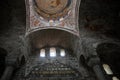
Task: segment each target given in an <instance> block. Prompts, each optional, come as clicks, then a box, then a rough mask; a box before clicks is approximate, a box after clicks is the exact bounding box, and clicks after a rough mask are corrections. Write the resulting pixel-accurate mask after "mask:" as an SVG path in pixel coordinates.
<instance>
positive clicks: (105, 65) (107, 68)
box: [103, 64, 113, 75]
mask: <svg viewBox="0 0 120 80" xmlns="http://www.w3.org/2000/svg"><path fill="white" fill-rule="evenodd" d="M103 68H104V70H105V72H106V74H108V75H112V74H113V72H112V70H111V68H110V66H109V65H107V64H103Z"/></svg>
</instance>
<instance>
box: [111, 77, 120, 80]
mask: <svg viewBox="0 0 120 80" xmlns="http://www.w3.org/2000/svg"><path fill="white" fill-rule="evenodd" d="M112 80H120V79H118V78H117V77H112Z"/></svg>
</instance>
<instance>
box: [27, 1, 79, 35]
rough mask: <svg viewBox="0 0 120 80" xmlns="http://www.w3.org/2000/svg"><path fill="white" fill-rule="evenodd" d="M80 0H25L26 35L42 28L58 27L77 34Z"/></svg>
mask: <svg viewBox="0 0 120 80" xmlns="http://www.w3.org/2000/svg"><path fill="white" fill-rule="evenodd" d="M80 1H81V0H26V10H27V11H26V12H27V23H26V24H27V32H26V35H28V34H30V33H32V32H35V31H37V30H43V29H60V30H64V31H67V32H70V33H72V34H75V35H76V36H79V28H78V15H79V5H80Z"/></svg>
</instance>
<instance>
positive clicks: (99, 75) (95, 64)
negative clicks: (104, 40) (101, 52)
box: [88, 56, 106, 80]
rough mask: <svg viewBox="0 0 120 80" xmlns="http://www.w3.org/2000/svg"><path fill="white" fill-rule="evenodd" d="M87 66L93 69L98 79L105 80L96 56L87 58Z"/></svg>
mask: <svg viewBox="0 0 120 80" xmlns="http://www.w3.org/2000/svg"><path fill="white" fill-rule="evenodd" d="M88 66H90V67H91V68H92V69H93V71H94V73H95V74H96V77H97V79H98V80H106V78H105V75H104V73H103V71H102V69H101V67H100V59H99V58H98V57H97V56H94V57H91V58H89V60H88Z"/></svg>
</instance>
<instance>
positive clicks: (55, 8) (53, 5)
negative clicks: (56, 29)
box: [34, 0, 71, 20]
mask: <svg viewBox="0 0 120 80" xmlns="http://www.w3.org/2000/svg"><path fill="white" fill-rule="evenodd" d="M34 2H35V4H36V10H37V12H38V14H39V15H40V16H42V17H44V18H47V19H53V20H54V19H57V18H60V17H63V16H65V15H67V13H68V11H69V10H70V5H71V0H34Z"/></svg>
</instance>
